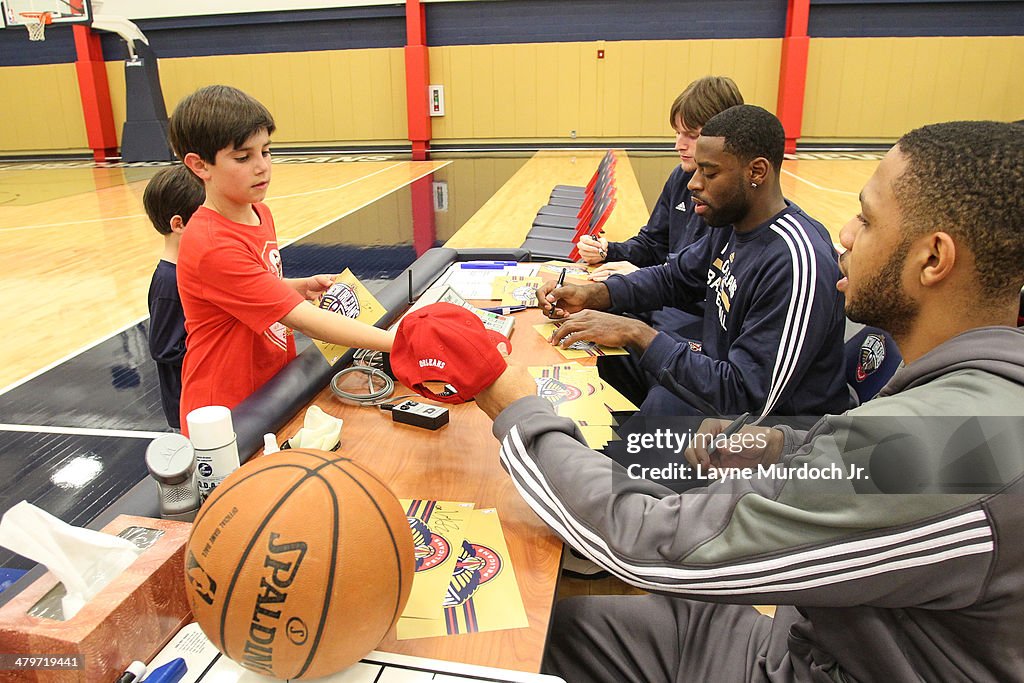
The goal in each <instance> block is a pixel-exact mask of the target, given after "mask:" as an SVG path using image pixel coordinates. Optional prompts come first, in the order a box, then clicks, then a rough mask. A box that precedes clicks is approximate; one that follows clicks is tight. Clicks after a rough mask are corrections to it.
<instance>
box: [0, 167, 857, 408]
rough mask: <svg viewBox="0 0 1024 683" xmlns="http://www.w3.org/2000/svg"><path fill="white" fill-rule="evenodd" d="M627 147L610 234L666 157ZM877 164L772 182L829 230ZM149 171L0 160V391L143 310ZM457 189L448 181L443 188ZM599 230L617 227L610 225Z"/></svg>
mask: <svg viewBox="0 0 1024 683" xmlns="http://www.w3.org/2000/svg"><path fill="white" fill-rule="evenodd" d="M627 156H628V157H629V160H630V161H631V163H632V167H633V171H634V175H635V176H636V177H637V179H638V181H639V184H640V185H641V186H642V190H643V195H644V199H645V200H646V206H632V207H625V206H619V207H617V208H616V211H617V212H618V213H619V215H620V216H623V217H624V219H623V220H620V221H619V222H618V223H619V224H620V225H621V226H622V227H621V228H620V229H619V230H616V231H615V232H620V231H621V233H622V236H623V237H627V236H628V233H629V231H631V230H635V229H636V228H638V227H639V226H640V225H642V224H643V222H644V219H645V217H644V216H643V215H642V214H643V213H644V212H645V211H646V210H647V208H648V207H649V206H650V205H651V203H652V202H653V201H654V200H655V199H656V196H657V193H658V192H659V191H660V189H661V184H662V182H663V179H664V177H665V176H666V175H667V174H668V171H669V170H670V169H671V166H672V163H673V159H672V157H669V156H661V155H659V156H653V157H651V156H639V155H636V154H634V155H631V156H630V155H627ZM868 156H870V155H868ZM470 161H472V160H470V159H459V160H455V161H454V162H445V161H434V162H411V161H402V160H399V159H394V160H386V161H364V162H355V163H309V164H305V163H289V164H280V163H279V164H277V165H275V167H274V178H273V182H272V185H271V192H270V195H268V204H269V205H270V207H271V209H272V210H273V212H274V216H275V222H276V224H277V227H278V235H279V237H280V238H281V240H282V243H283V244H287V243H290V242H293V241H295V240H296V239H297V238H299V237H301V236H303V235H304V234H308V233H310V232H312V231H315V230H316V229H318V228H319V227H321V226H324V225H327V224H329V223H331V222H332V221H335V220H337V219H338V218H340V217H343V216H345V215H348V214H350V213H352V212H353V211H355V210H357V209H359V208H361V207H365V206H367V205H369V204H372V203H374V202H377V201H380V200H382V199H383V198H385V197H387V196H388V195H390V194H392V193H393V192H395V190H397V189H398V188H401V187H404V186H405V185H408V184H409V183H410V182H412V181H413V180H415V179H416V178H418V177H421V176H423V175H425V174H427V173H430V172H431V171H434V170H437V169H439V168H441V167H443V166H444V165H446V164H447V163H454V164H456V165H458V164H463V163H467V162H470ZM876 165H877V161H876V160H870V159H838V160H823V159H800V160H787V161H786V163H785V165H784V168H783V188H784V190H785V193H786V196H787V197H789V198H790V199H792V200H793V201H795V202H796V203H798V204H799V205H800V206H802V207H803V208H804V209H805V210H806V211H807V212H808V213H809V214H810V215H812V216H814V217H815V218H817V219H818V220H821V221H822V222H823V223H825V225H826V226H827V227H828V228H829V230H830V231H831V232H832V234H833V235H834V236H836V235H838V230H839V228H840V227H841V226H842V224H843V223H844V222H845V221H846V220H848V219H849V218H850V217H852V216H853V215H854V214H856V212H857V193H858V192H859V191H860V188H861V187H862V186H863V184H864V182H865V181H866V180H867V178H868V177H869V176H870V174H871V172H872V171H873V170H874V167H875V166H876ZM155 171H156V168H153V167H147V166H144V167H142V168H101V167H95V166H93V165H92V164H88V163H79V164H59V163H54V164H17V163H7V164H2V165H0V244H2V249H0V273H3V276H2V279H0V316H2V319H4V320H6V321H7V325H8V328H7V329H8V332H7V334H5V335H3V336H2V337H0V390H2V389H3V388H4V387H8V386H10V385H12V384H14V383H17V382H19V381H20V380H22V379H23V378H25V377H26V376H29V375H31V374H33V373H35V372H38V371H39V370H40V369H42V368H45V367H48V366H50V365H51V364H53V363H54V362H56V361H58V360H60V359H62V358H65V357H67V356H68V355H69V354H73V353H75V352H76V351H78V350H80V349H83V348H86V347H88V346H90V345H91V344H93V343H95V342H97V341H99V340H101V339H104V338H106V337H109V336H110V335H111V334H113V333H115V332H117V331H118V330H121V329H123V328H125V327H126V326H127V325H130V324H132V323H133V322H137V321H138V320H140V319H142V318H144V317H145V316H146V290H147V288H148V284H149V278H150V276H151V274H152V271H153V267H154V266H155V263H156V260H157V258H158V257H159V253H160V248H161V238H160V236H159V235H158V234H157V233H156V232H155V231H154V230H153V229H152V228H151V227H150V226H149V223H148V221H147V219H146V217H145V214H144V212H143V209H142V192H143V189H144V188H145V185H146V182H147V181H148V179H149V178H150V177H151V176H152V174H153V173H155ZM539 175H544V174H539ZM544 180H545V181H546V180H547V179H544ZM555 182H558V181H557V180H556V181H555ZM541 184H542V185H543V184H544V182H541ZM548 187H550V186H548ZM465 191H466V189H465V188H461V187H452V188H451V193H452V194H453V195H454V194H455V193H457V192H465ZM499 192H500V190H499ZM515 201H516V198H515V197H514V196H512V197H509V198H508V199H507V201H506V203H505V204H503V205H500V206H498V207H497V208H498V209H500V210H498V211H495V212H494V216H492V217H490V218H488V219H487V220H483V219H482V218H477V219H471V220H469V221H467V225H466V228H467V229H466V230H463V231H461V232H460V233H459V234H458V236H457V237H456V238H455V239H454V240H453V242H452V243H453V244H455V243H457V244H458V245H459V246H469V245H474V246H489V245H490V244H497V243H499V242H501V241H503V240H500V239H495V238H494V237H493V236H494V235H496V234H497V235H502V234H503V235H509V234H510V233H512V234H515V233H518V232H520V230H521V227H520V226H505V225H502V224H501V223H500V222H499V220H498V218H497V217H500V216H502V215H508V214H509V213H511V212H510V211H509V207H508V206H507V202H515ZM529 208H530V209H533V206H532V205H531V206H530V207H529ZM627 214H630V215H628V216H627ZM613 215H614V214H613ZM626 226H629V227H628V228H627V227H626ZM507 228H512V229H507ZM516 228H518V229H516ZM609 236H610V237H613V238H614V237H617V235H615V234H614V233H613V232H612V231H611V230H609Z"/></svg>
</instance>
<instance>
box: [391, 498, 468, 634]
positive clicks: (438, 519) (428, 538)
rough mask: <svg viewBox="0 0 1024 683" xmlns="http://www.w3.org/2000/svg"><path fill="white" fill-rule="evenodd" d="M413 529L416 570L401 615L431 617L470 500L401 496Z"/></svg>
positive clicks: (455, 556)
mask: <svg viewBox="0 0 1024 683" xmlns="http://www.w3.org/2000/svg"><path fill="white" fill-rule="evenodd" d="M399 502H400V503H401V504H402V507H404V508H405V516H406V517H407V518H408V520H409V530H410V531H412V542H413V546H414V547H415V551H416V573H415V574H413V578H412V592H411V593H410V594H409V602H408V603H407V604H406V606H405V611H404V612H402V616H403V617H421V618H433V617H435V616H436V615H437V605H438V602H439V601H440V600H441V599H442V598H443V597H444V594H445V591H446V590H447V589H448V582H449V581H450V580H451V577H452V572H453V571H455V563H456V562H457V561H458V559H459V552H460V549H461V548H462V541H464V540H465V538H466V529H467V528H468V527H469V522H470V513H471V512H472V511H473V503H454V502H451V501H444V500H401V501H399Z"/></svg>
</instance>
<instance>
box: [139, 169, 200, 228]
mask: <svg viewBox="0 0 1024 683" xmlns="http://www.w3.org/2000/svg"><path fill="white" fill-rule="evenodd" d="M205 200H206V188H204V187H203V183H202V182H201V181H200V180H199V178H197V177H196V176H195V174H194V173H192V171H190V170H188V167H187V166H185V165H183V164H175V165H174V166H171V167H170V168H162V169H160V170H159V171H157V173H156V175H155V176H153V179H152V180H150V181H149V184H148V185H146V189H145V191H144V192H143V193H142V205H143V206H144V207H146V215H147V216H149V220H150V222H151V223H153V227H154V228H156V231H157V232H159V233H160V234H161V235H169V234H171V219H172V218H173V217H175V216H181V220H183V221H184V222H186V223H188V219H189V218H191V217H192V214H193V213H195V212H196V209H198V208H199V206H200V205H201V204H202V203H203V202H204V201H205Z"/></svg>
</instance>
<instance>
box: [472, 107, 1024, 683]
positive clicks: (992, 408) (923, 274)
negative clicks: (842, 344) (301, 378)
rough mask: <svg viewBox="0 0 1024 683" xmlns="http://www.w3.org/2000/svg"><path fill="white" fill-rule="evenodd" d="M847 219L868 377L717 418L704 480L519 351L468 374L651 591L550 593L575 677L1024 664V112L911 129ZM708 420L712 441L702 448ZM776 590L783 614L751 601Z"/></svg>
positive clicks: (509, 436) (554, 667) (618, 563)
mask: <svg viewBox="0 0 1024 683" xmlns="http://www.w3.org/2000/svg"><path fill="white" fill-rule="evenodd" d="M861 207H862V208H861V213H860V215H858V216H857V218H856V219H854V220H852V221H851V222H850V223H848V224H847V225H846V226H844V228H843V230H842V233H841V241H842V244H843V246H844V247H846V249H847V250H848V251H847V252H846V253H845V254H844V256H843V258H842V271H843V274H844V275H845V277H844V278H843V279H842V280H840V282H839V283H838V284H837V286H838V288H839V289H840V290H841V291H843V292H844V293H845V295H846V312H847V315H848V316H849V317H850V318H851V319H853V320H855V321H859V322H863V323H866V324H868V325H873V326H876V327H881V328H883V329H885V330H887V331H889V332H890V333H891V334H892V335H893V337H894V339H895V340H896V342H897V344H898V345H899V347H900V351H901V352H902V354H903V358H904V362H905V367H903V368H901V369H900V370H899V371H898V372H897V373H896V375H895V376H894V377H893V379H892V380H891V381H890V382H889V384H888V385H887V386H886V387H885V388H884V389H883V390H882V392H881V394H880V395H879V397H878V398H876V399H874V400H872V401H869V402H868V403H866V404H864V405H862V406H860V407H859V408H856V409H853V410H851V411H849V412H847V413H844V414H842V415H838V416H826V417H825V418H823V419H822V420H821V421H820V422H818V423H817V424H816V425H815V426H814V428H813V429H811V430H810V431H809V432H795V431H793V430H789V429H786V428H774V429H767V428H761V427H751V426H748V427H745V428H743V429H742V430H740V431H738V432H735V433H733V432H731V430H730V432H725V426H726V425H727V424H728V423H727V422H724V421H721V420H707V421H705V423H704V424H703V425H702V426H701V430H700V433H699V434H698V435H697V436H696V437H695V438H693V439H692V440H691V447H690V448H689V449H688V450H687V451H686V452H685V456H686V461H685V462H684V463H683V464H684V465H689V466H692V467H693V468H694V469H695V470H696V468H697V467H699V468H701V470H702V471H704V473H705V475H710V474H717V475H718V477H717V479H708V481H709V484H708V485H707V486H706V487H702V488H698V489H694V490H692V491H690V492H688V493H686V494H675V493H673V492H671V491H669V490H668V489H665V488H663V487H662V486H660V485H659V484H658V483H656V482H652V481H644V480H641V479H633V478H631V477H630V476H629V474H628V473H627V472H626V471H624V470H623V469H622V468H621V467H619V466H617V465H614V464H613V463H612V462H611V461H609V460H608V459H606V458H604V457H602V456H600V455H598V454H596V453H594V452H593V451H591V450H590V449H588V448H587V446H586V445H585V441H584V440H583V438H582V437H581V435H580V433H579V431H578V430H577V429H576V428H575V426H574V425H573V423H572V422H570V421H569V420H566V419H563V418H559V417H558V416H556V415H555V414H554V412H553V410H552V409H551V406H550V404H549V403H548V402H546V401H545V400H543V399H541V398H537V397H535V396H533V394H534V393H535V388H534V383H533V380H532V379H531V378H530V377H529V376H528V375H526V374H525V372H524V371H523V370H522V369H521V368H514V367H513V368H509V369H508V370H506V372H505V373H504V374H503V375H502V376H501V377H500V378H499V379H498V380H497V381H496V382H495V383H494V384H493V385H492V386H491V387H489V388H488V389H487V390H485V391H484V392H483V393H482V394H480V395H479V396H478V397H477V401H478V404H479V405H480V407H481V408H482V409H483V410H484V411H485V412H487V413H488V415H490V416H491V417H492V418H494V434H495V436H497V437H498V439H499V440H500V441H501V444H502V446H501V454H500V458H501V462H502V464H503V466H504V467H505V468H506V469H507V470H508V472H509V474H510V476H511V477H512V478H513V480H514V482H515V485H516V486H517V488H518V489H519V491H520V493H521V494H522V495H523V497H524V498H525V499H526V500H527V502H528V503H529V504H530V505H531V507H532V508H533V509H534V510H535V511H536V512H537V514H538V515H540V516H541V518H542V519H544V520H545V522H547V523H548V524H549V525H550V526H551V527H552V529H554V530H555V531H556V532H557V533H558V534H559V535H560V536H561V537H562V538H563V539H564V540H565V541H566V542H567V543H569V544H570V545H572V547H573V548H575V549H576V550H577V551H579V552H581V553H582V554H584V555H585V556H587V557H588V558H590V559H592V560H593V561H594V562H596V563H597V564H599V565H601V566H602V567H604V568H605V569H607V570H608V571H610V572H613V573H614V574H616V575H617V576H619V577H620V578H622V579H623V580H625V581H627V582H629V583H631V584H633V585H636V586H639V587H641V588H644V589H647V590H648V591H650V592H651V593H653V595H647V596H608V597H583V598H572V599H569V600H565V601H562V602H561V603H559V604H558V607H557V609H556V612H555V616H554V620H553V624H552V627H551V636H550V641H549V643H548V648H547V651H546V655H545V660H544V670H545V671H547V672H550V673H555V674H558V675H561V676H562V677H563V678H565V680H566V681H571V682H572V683H581V682H583V681H614V682H616V683H621V682H624V681H637V682H644V683H651V682H656V681H680V682H681V681H715V683H722V682H725V681H884V682H886V683H888V682H890V681H893V682H894V681H943V682H945V681H975V682H978V681H1001V682H1005V681H1022V680H1024V635H1022V634H1024V331H1022V330H1021V329H1018V328H1017V327H1015V324H1016V321H1017V308H1018V305H1019V296H1020V294H1019V293H1020V290H1021V285H1022V284H1024V135H1021V133H1020V128H1019V127H1016V126H1013V125H1012V124H1003V123H996V122H954V123H945V124H937V125H932V126H925V127H924V128H920V129H917V130H915V131H912V132H910V133H908V134H907V135H905V136H904V137H903V138H901V139H900V141H899V142H898V143H897V144H896V146H895V147H893V149H892V150H891V151H890V152H889V153H888V154H887V155H886V157H885V159H884V160H883V161H882V162H881V163H880V164H879V166H878V169H877V170H876V172H875V174H874V175H873V176H872V177H871V179H870V180H869V181H868V183H867V185H865V187H864V190H863V191H862V193H861ZM708 437H712V438H714V439H715V441H714V444H715V446H717V448H709V447H707V446H708V445H709V442H708V440H707V438H708ZM763 603H774V604H777V605H779V607H778V609H777V611H776V615H775V618H774V619H772V618H770V617H767V616H763V615H760V614H759V613H758V612H756V611H755V610H754V609H752V608H750V607H749V606H748V605H753V604H763Z"/></svg>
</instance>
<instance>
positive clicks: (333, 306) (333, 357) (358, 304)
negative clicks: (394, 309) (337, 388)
mask: <svg viewBox="0 0 1024 683" xmlns="http://www.w3.org/2000/svg"><path fill="white" fill-rule="evenodd" d="M316 305H317V306H319V307H320V308H322V309H324V310H327V311H331V312H332V313H337V314H339V315H344V316H346V317H348V318H352V319H354V320H358V321H359V322H364V323H366V324H367V325H373V324H374V323H376V322H377V321H378V320H380V319H381V318H382V317H383V316H384V314H385V313H386V312H387V311H386V309H385V308H384V306H382V305H381V303H380V302H379V301H377V299H376V298H374V296H373V294H370V290H368V289H367V288H366V287H364V286H363V283H362V282H360V281H359V279H358V278H356V276H355V275H353V274H352V271H351V270H349V269H348V268H346V269H345V271H344V272H343V273H339V274H338V275H335V276H334V284H333V285H332V286H331V287H330V289H328V290H327V291H326V292H324V293H323V294H322V295H321V296H320V299H319V300H318V301H317V302H316ZM313 343H314V344H315V345H316V347H317V348H318V349H320V353H322V354H323V355H324V358H326V359H327V362H328V363H330V364H331V365H334V364H335V363H337V362H338V359H339V358H341V357H342V356H343V355H344V354H345V352H346V351H348V347H347V346H341V345H339V344H329V343H327V342H324V341H320V340H319V339H314V340H313Z"/></svg>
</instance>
